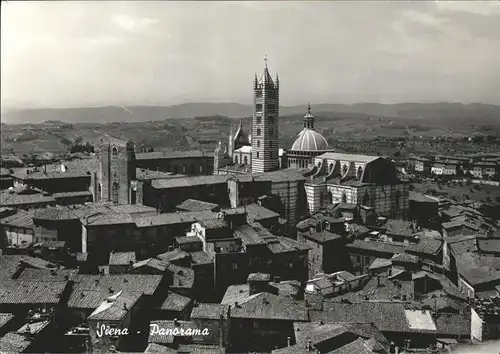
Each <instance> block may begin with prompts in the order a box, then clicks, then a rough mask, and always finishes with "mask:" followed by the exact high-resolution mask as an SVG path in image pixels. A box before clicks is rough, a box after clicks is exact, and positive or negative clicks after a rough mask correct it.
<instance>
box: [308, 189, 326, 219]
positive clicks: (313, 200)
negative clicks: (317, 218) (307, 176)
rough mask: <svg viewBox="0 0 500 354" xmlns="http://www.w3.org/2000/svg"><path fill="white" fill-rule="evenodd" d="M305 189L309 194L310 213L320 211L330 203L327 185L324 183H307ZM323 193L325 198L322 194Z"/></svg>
mask: <svg viewBox="0 0 500 354" xmlns="http://www.w3.org/2000/svg"><path fill="white" fill-rule="evenodd" d="M305 191H306V196H307V205H308V208H309V212H310V213H314V212H316V211H318V209H319V208H321V207H322V206H324V205H327V204H328V195H327V189H326V185H324V184H322V185H319V184H316V185H313V184H306V185H305ZM322 193H323V200H321V199H322V198H321V194H322Z"/></svg>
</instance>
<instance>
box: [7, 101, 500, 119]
mask: <svg viewBox="0 0 500 354" xmlns="http://www.w3.org/2000/svg"><path fill="white" fill-rule="evenodd" d="M311 108H312V113H313V115H318V116H322V117H328V116H332V117H334V116H335V115H337V114H350V115H361V116H375V117H387V118H393V119H419V120H429V119H430V120H441V121H450V120H460V121H464V120H471V124H500V106H499V105H492V104H483V103H470V104H462V103H448V102H438V103H414V102H406V103H396V104H382V103H355V104H330V103H326V104H316V105H312V106H311ZM306 112H307V104H303V105H294V106H282V107H281V108H280V116H288V115H297V114H305V113H306ZM252 114H253V108H252V105H246V104H240V103H202V102H193V103H183V104H177V105H171V106H155V105H131V106H101V107H76V108H28V109H19V108H11V109H8V108H7V107H5V106H4V107H2V115H1V118H2V119H1V120H2V123H6V124H36V123H43V122H45V121H61V122H66V123H113V122H147V121H160V120H165V119H180V118H195V117H206V116H225V117H229V118H245V117H250V116H252Z"/></svg>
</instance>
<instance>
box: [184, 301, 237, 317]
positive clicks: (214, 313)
mask: <svg viewBox="0 0 500 354" xmlns="http://www.w3.org/2000/svg"><path fill="white" fill-rule="evenodd" d="M228 311H229V305H224V304H206V303H201V304H198V305H197V306H195V307H193V311H192V312H191V318H192V319H206V320H219V319H220V318H221V317H222V318H227V315H228Z"/></svg>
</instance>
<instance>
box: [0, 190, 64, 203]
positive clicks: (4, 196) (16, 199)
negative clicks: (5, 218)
mask: <svg viewBox="0 0 500 354" xmlns="http://www.w3.org/2000/svg"><path fill="white" fill-rule="evenodd" d="M55 201H56V200H55V199H54V197H52V196H51V195H46V194H44V193H40V192H35V193H33V194H19V193H16V192H15V191H13V190H3V191H1V192H0V206H16V205H29V204H38V203H42V204H48V203H55Z"/></svg>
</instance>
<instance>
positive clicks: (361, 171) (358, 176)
mask: <svg viewBox="0 0 500 354" xmlns="http://www.w3.org/2000/svg"><path fill="white" fill-rule="evenodd" d="M362 175H363V169H362V168H361V166H359V167H358V173H357V174H356V177H357V178H358V181H360V180H361V176H362Z"/></svg>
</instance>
